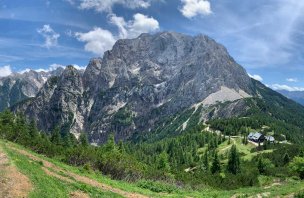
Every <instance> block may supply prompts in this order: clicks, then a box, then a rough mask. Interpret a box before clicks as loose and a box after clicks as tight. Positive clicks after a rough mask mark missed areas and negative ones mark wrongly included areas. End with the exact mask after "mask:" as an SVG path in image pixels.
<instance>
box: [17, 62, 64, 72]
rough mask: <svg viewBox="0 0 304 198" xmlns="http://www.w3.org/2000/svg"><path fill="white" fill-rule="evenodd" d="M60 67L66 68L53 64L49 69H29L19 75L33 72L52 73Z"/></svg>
mask: <svg viewBox="0 0 304 198" xmlns="http://www.w3.org/2000/svg"><path fill="white" fill-rule="evenodd" d="M59 67H61V68H65V66H64V65H60V64H56V63H54V64H51V65H50V66H49V67H48V68H47V69H42V68H40V69H29V68H26V69H24V70H21V71H19V72H18V73H19V74H24V73H26V72H29V71H31V70H33V71H36V72H50V71H54V70H56V69H58V68H59Z"/></svg>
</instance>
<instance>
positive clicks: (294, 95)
mask: <svg viewBox="0 0 304 198" xmlns="http://www.w3.org/2000/svg"><path fill="white" fill-rule="evenodd" d="M277 92H279V93H281V94H283V95H284V96H286V97H287V98H290V99H292V100H294V101H296V102H297V103H299V104H301V105H303V106H304V91H287V90H277Z"/></svg>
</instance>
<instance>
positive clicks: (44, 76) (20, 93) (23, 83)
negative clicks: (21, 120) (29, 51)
mask: <svg viewBox="0 0 304 198" xmlns="http://www.w3.org/2000/svg"><path fill="white" fill-rule="evenodd" d="M62 71H63V68H58V69H56V70H53V71H40V72H37V71H34V70H29V71H26V72H24V73H13V74H12V75H10V76H7V77H2V78H0V111H3V110H4V109H6V108H8V107H10V106H13V105H15V104H16V103H18V102H20V101H22V100H25V99H28V98H31V97H35V96H36V94H37V93H38V91H39V90H40V89H41V88H42V86H43V85H44V83H45V82H46V81H47V80H48V78H49V77H51V76H58V75H60V74H61V73H62Z"/></svg>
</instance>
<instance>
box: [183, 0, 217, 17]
mask: <svg viewBox="0 0 304 198" xmlns="http://www.w3.org/2000/svg"><path fill="white" fill-rule="evenodd" d="M181 2H182V5H183V6H182V8H181V9H180V12H181V13H182V14H183V15H184V16H185V17H187V18H193V17H195V16H197V15H209V14H211V13H212V11H211V5H210V2H209V1H207V0H181Z"/></svg>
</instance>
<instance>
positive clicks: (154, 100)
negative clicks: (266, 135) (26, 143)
mask: <svg viewBox="0 0 304 198" xmlns="http://www.w3.org/2000/svg"><path fill="white" fill-rule="evenodd" d="M23 75H25V76H27V75H28V77H24V76H22V77H19V78H17V77H7V78H6V80H4V81H8V82H10V81H12V82H14V83H4V81H3V80H2V81H3V82H2V85H1V86H2V88H1V90H0V95H1V97H3V98H4V99H5V100H2V99H1V102H0V103H1V106H2V109H3V108H5V107H7V106H11V109H12V110H13V111H16V112H22V113H24V114H25V115H26V116H27V118H29V119H35V120H36V121H37V124H38V127H39V128H40V129H42V130H44V131H47V132H50V131H52V130H53V129H54V127H56V126H59V127H60V128H61V131H62V133H68V132H71V133H73V134H74V135H75V136H76V137H78V136H79V134H80V133H81V132H83V131H85V132H86V133H87V134H88V136H89V138H90V141H91V143H96V144H98V143H103V142H104V141H105V140H106V139H107V137H108V135H109V134H110V133H112V132H114V133H115V137H116V139H130V138H132V139H134V138H136V137H140V136H142V135H144V134H147V133H153V132H158V133H161V135H159V136H158V137H159V138H161V137H163V136H166V135H169V134H178V133H181V132H182V131H184V130H187V129H189V128H191V127H193V126H196V125H198V124H199V123H202V122H205V121H207V120H210V119H215V118H230V117H236V116H250V115H256V114H259V115H261V114H262V115H267V116H271V117H272V118H273V119H278V120H280V121H282V120H285V115H289V117H288V119H289V122H290V120H292V122H290V124H294V126H296V127H302V125H301V124H299V123H304V120H303V119H304V116H302V115H304V107H302V106H300V105H298V104H296V103H295V102H293V101H291V100H289V99H287V98H285V97H284V96H282V95H281V94H279V93H277V92H275V91H273V90H271V89H269V88H267V87H266V86H264V85H263V84H262V83H260V82H258V81H255V80H253V79H251V78H250V77H249V76H248V75H247V73H246V71H245V69H244V68H243V67H241V66H240V65H239V64H237V63H236V62H235V60H234V59H233V58H232V57H231V56H230V55H229V54H228V52H227V50H226V49H225V47H223V46H222V45H220V44H218V43H217V42H215V41H214V40H213V39H211V38H209V37H207V36H204V35H198V36H194V37H192V36H188V35H184V34H179V33H174V32H162V33H157V34H153V35H151V34H142V35H140V36H139V37H138V38H135V39H124V40H118V41H117V42H116V44H115V45H114V46H113V49H112V50H110V51H107V52H105V54H104V56H103V58H95V59H92V60H91V61H90V63H89V64H88V66H87V68H86V70H85V71H84V72H83V71H79V70H77V69H75V68H74V67H73V66H67V67H66V68H65V69H64V71H59V72H57V73H56V74H39V73H35V72H31V73H28V74H23ZM19 76H20V75H19ZM18 79H20V80H18ZM46 79H47V80H46ZM16 82H18V83H16ZM4 85H5V86H4ZM12 87H16V88H12ZM27 90H30V91H27ZM15 95H16V97H15ZM8 96H9V97H8ZM17 96H18V97H17ZM24 99H27V100H24ZM20 101H21V102H20ZM17 102H19V103H17ZM278 109H279V110H280V111H278ZM286 119H287V118H286ZM294 120H295V121H294ZM302 121H303V122H302ZM303 127H304V126H303Z"/></svg>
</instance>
